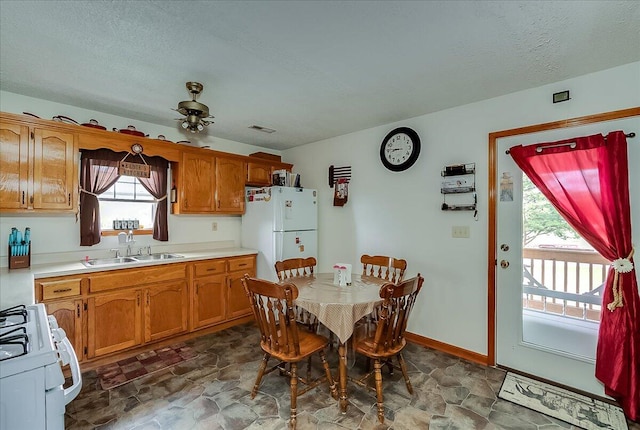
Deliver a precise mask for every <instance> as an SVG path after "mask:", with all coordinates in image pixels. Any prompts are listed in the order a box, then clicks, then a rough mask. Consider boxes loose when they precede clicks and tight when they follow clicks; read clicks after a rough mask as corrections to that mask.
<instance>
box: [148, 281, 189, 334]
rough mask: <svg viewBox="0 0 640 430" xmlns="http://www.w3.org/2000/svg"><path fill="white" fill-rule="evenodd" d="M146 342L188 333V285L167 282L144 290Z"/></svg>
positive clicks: (181, 282)
mask: <svg viewBox="0 0 640 430" xmlns="http://www.w3.org/2000/svg"><path fill="white" fill-rule="evenodd" d="M144 294H145V308H144V314H145V315H144V320H145V325H144V327H145V329H144V331H145V334H144V340H145V342H152V341H154V340H158V339H162V338H164V337H168V336H172V335H175V334H179V333H183V332H186V331H187V309H188V307H189V302H188V297H187V283H186V282H185V281H179V282H178V281H174V282H167V283H163V284H160V285H154V286H151V287H149V288H146V289H145V290H144Z"/></svg>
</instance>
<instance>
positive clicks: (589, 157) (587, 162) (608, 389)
mask: <svg viewBox="0 0 640 430" xmlns="http://www.w3.org/2000/svg"><path fill="white" fill-rule="evenodd" d="M574 143H575V145H573V144H574ZM541 148H544V149H542V150H540V149H541ZM510 154H511V156H512V157H513V159H514V161H515V162H516V164H517V165H518V166H519V167H520V168H521V169H522V171H523V172H524V173H525V174H526V175H527V176H528V177H529V178H530V179H531V181H532V182H533V183H534V184H535V185H536V186H537V187H538V188H539V189H540V191H541V192H542V193H543V194H544V195H545V196H546V197H547V198H548V199H549V201H550V202H551V203H552V204H553V205H554V206H555V208H556V209H557V210H558V212H560V214H561V215H562V216H563V217H564V218H565V219H566V220H567V222H568V223H569V224H570V225H571V226H572V227H573V228H574V229H575V230H576V231H577V232H578V233H579V234H580V235H581V236H582V237H583V238H584V239H585V240H586V241H587V242H589V243H590V244H591V246H593V247H594V248H595V249H596V250H597V251H598V252H599V253H600V254H602V256H603V257H605V258H606V259H608V260H610V261H615V260H618V261H620V262H621V263H622V264H623V266H624V265H626V266H628V263H631V264H633V247H632V244H631V213H630V207H629V171H628V162H627V141H626V137H625V135H624V133H623V132H622V131H614V132H611V133H609V134H608V135H607V137H606V138H604V137H603V136H602V135H601V134H598V135H593V136H587V137H579V138H574V139H568V140H562V141H558V142H547V143H540V144H536V145H528V146H521V145H519V146H515V147H513V148H511V149H510ZM620 259H626V260H620ZM635 270H637V269H636V268H635V266H634V270H631V271H629V272H626V273H623V271H624V268H623V269H622V270H615V269H614V267H613V266H612V267H611V268H610V269H609V273H608V276H607V280H606V284H605V290H604V294H603V299H602V311H601V318H600V332H599V335H598V347H597V352H596V377H597V378H598V379H599V380H600V381H602V383H603V384H604V386H605V393H606V394H607V395H609V396H611V397H613V398H615V399H616V400H617V401H618V402H619V403H620V405H621V406H622V409H623V410H624V412H625V414H626V415H627V417H629V418H630V419H632V420H638V419H639V418H640V314H639V313H638V312H639V311H640V298H639V296H638V285H637V281H636V274H635ZM614 296H615V297H614ZM618 296H621V298H622V302H621V303H620V304H618V305H616V304H615V302H616V300H615V299H616V298H617V297H618ZM611 303H614V304H612V305H611V306H610V309H609V308H608V307H607V305H609V304H611Z"/></svg>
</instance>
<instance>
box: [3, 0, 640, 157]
mask: <svg viewBox="0 0 640 430" xmlns="http://www.w3.org/2000/svg"><path fill="white" fill-rule="evenodd" d="M639 23H640V2H639V1H577V2H574V1H504V2H503V1H423V2H418V1H413V2H399V1H393V2H392V1H388V2H367V1H353V2H338V1H335V2H334V1H331V2H329V1H317V2H314V1H299V2H297V1H261V2H258V1H247V2H245V1H232V2H212V1H211V2H210V1H205V2H196V1H190V2H187V1H129V2H119V1H50V2H47V1H37V2H32V1H19V2H18V1H7V0H3V1H1V2H0V48H1V49H0V85H1V87H0V88H1V89H2V90H5V91H9V92H14V93H19V94H24V95H27V96H32V97H37V98H41V99H46V100H52V101H55V102H59V103H64V104H70V105H75V106H79V107H82V108H86V109H91V110H96V111H100V112H106V113H110V114H115V115H120V116H124V117H128V118H132V119H137V120H140V121H147V122H151V123H157V124H162V125H166V126H170V127H177V122H176V121H174V118H177V117H178V116H179V115H177V114H176V113H175V112H173V111H171V110H170V108H175V107H176V105H177V103H178V102H179V101H182V100H187V99H189V95H188V93H187V91H186V88H185V82H187V81H192V80H193V81H198V82H201V83H202V84H204V91H203V93H202V95H201V96H200V98H199V101H200V102H202V103H204V104H206V105H208V106H209V109H210V111H211V113H212V114H213V115H214V116H215V117H216V119H215V124H213V125H211V126H209V128H208V129H207V131H206V132H207V133H209V134H210V135H213V136H216V137H220V138H225V139H230V140H235V141H238V142H244V143H248V144H253V145H259V146H263V147H268V148H273V149H286V148H290V147H293V146H297V145H301V144H305V143H309V142H314V141H318V140H322V139H326V138H329V137H333V136H339V135H342V134H346V133H350V132H353V131H357V130H362V129H366V128H369V127H374V126H378V125H382V124H387V123H391V122H395V121H399V120H403V119H407V118H411V117H415V116H419V115H423V114H426V113H430V112H435V111H439V110H442V109H446V108H449V107H453V106H458V105H462V104H466V103H470V102H474V101H478V100H483V99H487V98H491V97H496V96H499V95H503V94H507V93H511V92H514V91H518V90H523V89H526V88H532V87H537V86H540V85H544V84H547V83H551V82H556V81H560V80H563V79H567V78H571V77H574V76H579V75H583V74H586V73H590V72H594V71H598V70H604V69H607V68H610V67H615V66H618V65H622V64H626V63H630V62H634V61H638V60H640V24H639ZM79 120H81V121H86V120H87V118H79ZM253 124H257V125H261V126H264V127H268V128H272V129H276V130H277V132H276V133H273V134H265V133H260V132H257V131H254V130H251V129H249V128H248V127H249V126H251V125H253Z"/></svg>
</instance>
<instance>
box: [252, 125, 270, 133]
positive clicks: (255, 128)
mask: <svg viewBox="0 0 640 430" xmlns="http://www.w3.org/2000/svg"><path fill="white" fill-rule="evenodd" d="M249 128H250V129H252V130H257V131H261V132H263V133H269V134H271V133H275V130H274V129H272V128H267V127H262V126H261V125H252V126H250V127H249Z"/></svg>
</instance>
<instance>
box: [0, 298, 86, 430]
mask: <svg viewBox="0 0 640 430" xmlns="http://www.w3.org/2000/svg"><path fill="white" fill-rule="evenodd" d="M67 364H69V366H70V367H71V376H72V379H73V385H72V386H71V387H68V388H64V387H63V385H64V375H63V373H62V368H61V366H64V365H67ZM81 388H82V377H81V374H80V366H79V364H78V358H77V357H76V354H75V351H74V350H73V347H72V346H71V343H70V342H69V339H67V336H66V333H65V332H64V330H62V329H61V328H59V327H58V324H57V321H56V319H55V318H54V317H53V316H47V313H46V309H45V307H44V305H43V304H41V303H39V304H35V305H30V306H24V305H20V306H15V307H13V308H10V309H5V310H3V311H0V430H13V429H29V430H64V410H65V406H66V405H67V404H68V403H69V402H70V401H71V400H73V399H74V398H75V397H76V396H77V395H78V393H79V392H80V389H81Z"/></svg>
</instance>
